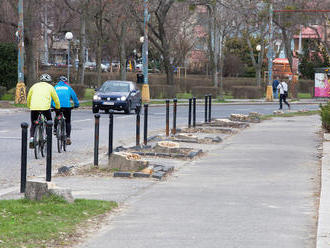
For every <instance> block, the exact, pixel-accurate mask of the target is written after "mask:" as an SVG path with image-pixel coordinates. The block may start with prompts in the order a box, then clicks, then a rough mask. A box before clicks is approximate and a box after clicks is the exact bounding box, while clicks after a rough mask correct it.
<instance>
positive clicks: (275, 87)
mask: <svg viewBox="0 0 330 248" xmlns="http://www.w3.org/2000/svg"><path fill="white" fill-rule="evenodd" d="M279 83H280V81H279V77H277V78H276V79H275V80H274V81H273V96H274V99H277V98H278V91H277V86H278V84H279Z"/></svg>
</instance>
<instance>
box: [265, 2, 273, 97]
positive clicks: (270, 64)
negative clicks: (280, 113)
mask: <svg viewBox="0 0 330 248" xmlns="http://www.w3.org/2000/svg"><path fill="white" fill-rule="evenodd" d="M273 49H274V48H273V3H272V1H270V4H269V46H268V84H267V90H266V100H267V101H272V100H273V88H272V83H273V73H272V72H273V53H274V51H273Z"/></svg>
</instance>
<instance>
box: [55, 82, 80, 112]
mask: <svg viewBox="0 0 330 248" xmlns="http://www.w3.org/2000/svg"><path fill="white" fill-rule="evenodd" d="M55 90H56V93H57V95H58V98H59V99H60V103H61V108H70V107H71V102H70V99H72V100H73V103H74V106H75V107H76V108H77V107H79V101H78V98H77V95H76V93H75V92H74V90H73V89H72V88H71V87H70V86H69V85H68V84H66V83H65V82H63V81H59V82H58V84H57V85H55ZM53 104H54V103H53V102H52V106H53Z"/></svg>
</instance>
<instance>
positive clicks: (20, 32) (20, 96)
mask: <svg viewBox="0 0 330 248" xmlns="http://www.w3.org/2000/svg"><path fill="white" fill-rule="evenodd" d="M18 17H19V22H18V29H17V32H16V38H17V42H18V65H17V74H18V82H17V84H16V95H15V103H21V104H24V103H26V87H25V84H24V21H23V0H19V2H18Z"/></svg>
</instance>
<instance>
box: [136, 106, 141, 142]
mask: <svg viewBox="0 0 330 248" xmlns="http://www.w3.org/2000/svg"><path fill="white" fill-rule="evenodd" d="M140 111H141V106H140V105H138V106H136V146H139V145H140Z"/></svg>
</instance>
